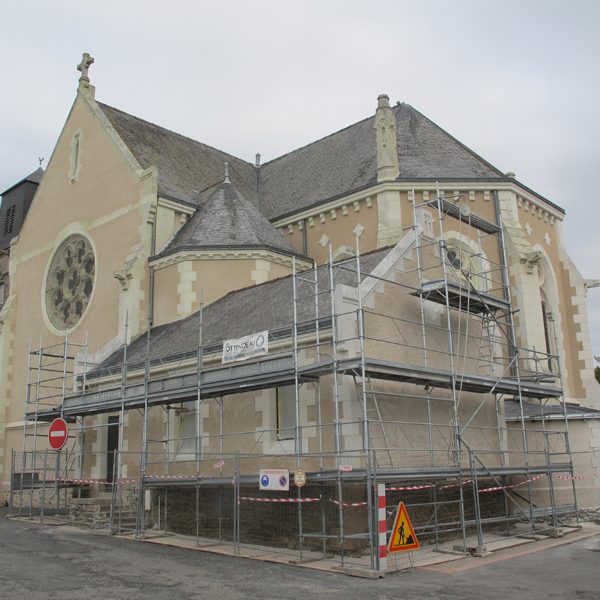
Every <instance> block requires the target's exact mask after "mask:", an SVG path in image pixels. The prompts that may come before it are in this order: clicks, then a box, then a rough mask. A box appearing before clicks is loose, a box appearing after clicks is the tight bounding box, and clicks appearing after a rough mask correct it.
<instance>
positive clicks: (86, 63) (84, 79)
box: [77, 52, 94, 87]
mask: <svg viewBox="0 0 600 600" xmlns="http://www.w3.org/2000/svg"><path fill="white" fill-rule="evenodd" d="M93 62H94V58H93V57H92V56H90V55H89V54H88V53H87V52H85V53H84V54H83V58H82V59H81V62H80V63H79V64H78V65H77V70H78V71H81V77H80V78H79V85H80V86H82V85H83V86H85V87H88V86H89V83H90V78H89V77H88V70H89V68H90V66H91V65H92V63H93Z"/></svg>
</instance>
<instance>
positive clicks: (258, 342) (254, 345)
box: [221, 331, 269, 363]
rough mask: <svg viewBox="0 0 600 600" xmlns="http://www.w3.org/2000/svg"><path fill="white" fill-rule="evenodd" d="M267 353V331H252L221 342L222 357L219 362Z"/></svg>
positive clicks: (233, 360)
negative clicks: (240, 336) (237, 337)
mask: <svg viewBox="0 0 600 600" xmlns="http://www.w3.org/2000/svg"><path fill="white" fill-rule="evenodd" d="M268 353H269V332H268V331H261V332H259V333H253V334H252V335H247V336H244V337H242V338H239V339H237V340H225V341H224V342H223V359H222V361H221V362H223V363H230V362H235V361H237V360H246V359H247V358H252V357H253V356H261V355H263V354H268Z"/></svg>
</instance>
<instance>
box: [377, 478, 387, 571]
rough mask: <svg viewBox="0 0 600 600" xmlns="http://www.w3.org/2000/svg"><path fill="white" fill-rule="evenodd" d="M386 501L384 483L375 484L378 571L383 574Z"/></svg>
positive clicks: (385, 561)
mask: <svg viewBox="0 0 600 600" xmlns="http://www.w3.org/2000/svg"><path fill="white" fill-rule="evenodd" d="M385 509H386V500H385V483H378V484H377V522H378V523H377V524H378V531H379V561H378V569H377V570H378V571H382V572H385V570H386V569H387V535H386V523H387V519H386V512H385Z"/></svg>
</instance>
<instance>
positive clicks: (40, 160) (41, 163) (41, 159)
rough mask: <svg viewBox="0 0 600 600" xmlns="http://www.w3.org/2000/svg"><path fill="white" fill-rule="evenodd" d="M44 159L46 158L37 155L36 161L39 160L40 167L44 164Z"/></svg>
mask: <svg viewBox="0 0 600 600" xmlns="http://www.w3.org/2000/svg"><path fill="white" fill-rule="evenodd" d="M45 160H46V159H45V158H44V157H43V156H39V157H38V161H39V163H40V169H41V168H42V165H43V164H44V161H45Z"/></svg>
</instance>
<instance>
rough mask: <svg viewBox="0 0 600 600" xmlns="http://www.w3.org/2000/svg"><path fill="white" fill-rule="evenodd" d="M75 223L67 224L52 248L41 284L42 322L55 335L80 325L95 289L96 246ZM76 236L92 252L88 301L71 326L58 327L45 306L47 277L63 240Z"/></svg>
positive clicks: (96, 278)
mask: <svg viewBox="0 0 600 600" xmlns="http://www.w3.org/2000/svg"><path fill="white" fill-rule="evenodd" d="M76 225H77V224H71V226H69V227H68V228H67V231H65V232H64V234H63V235H62V236H60V237H59V238H58V242H57V243H56V244H55V246H54V249H53V251H52V253H51V255H50V258H49V259H48V262H47V264H46V268H45V270H44V279H43V285H42V286H41V304H42V315H43V318H44V322H45V323H46V326H47V327H48V329H49V330H50V331H51V332H52V333H54V334H55V335H59V336H63V335H67V333H68V334H70V333H72V332H73V331H75V330H76V329H77V328H78V327H79V326H80V325H81V323H82V322H83V321H84V320H85V316H86V314H87V313H88V310H89V308H90V306H91V305H92V302H93V298H94V294H95V291H96V289H97V280H98V253H97V251H96V246H95V244H94V242H93V240H92V238H91V237H90V236H89V235H88V234H87V232H85V231H84V230H82V229H81V228H80V227H79V226H76ZM76 236H79V237H82V238H84V239H85V240H86V241H87V243H88V244H89V246H90V248H91V250H92V253H93V256H94V278H93V282H92V290H91V293H90V295H89V298H88V301H87V303H86V305H85V307H84V309H83V311H82V314H81V316H80V318H79V319H78V321H77V322H76V323H74V324H73V325H72V326H71V327H69V328H64V329H62V328H60V327H57V325H56V324H55V323H54V322H53V321H52V319H51V317H50V314H49V312H48V307H47V303H46V302H47V284H48V278H49V276H50V271H51V269H52V267H53V261H54V259H55V257H56V255H57V252H58V251H59V250H60V248H61V247H62V246H63V245H64V244H65V242H67V241H68V240H69V238H72V237H76Z"/></svg>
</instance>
